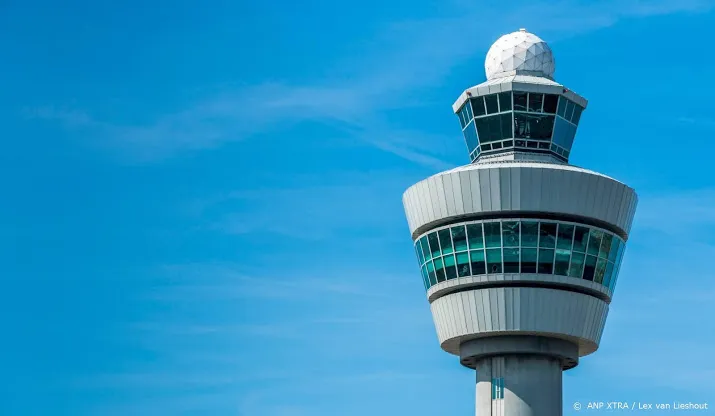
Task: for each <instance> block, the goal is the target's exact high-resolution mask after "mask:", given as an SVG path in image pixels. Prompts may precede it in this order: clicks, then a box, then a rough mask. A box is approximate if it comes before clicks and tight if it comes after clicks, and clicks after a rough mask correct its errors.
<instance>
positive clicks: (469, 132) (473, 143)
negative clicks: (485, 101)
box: [463, 121, 479, 153]
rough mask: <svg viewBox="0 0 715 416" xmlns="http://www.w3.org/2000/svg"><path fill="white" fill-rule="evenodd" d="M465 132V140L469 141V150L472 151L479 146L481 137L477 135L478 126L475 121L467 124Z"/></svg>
mask: <svg viewBox="0 0 715 416" xmlns="http://www.w3.org/2000/svg"><path fill="white" fill-rule="evenodd" d="M463 134H464V142H465V143H467V150H469V153H472V152H473V151H474V149H476V148H477V146H479V137H477V128H476V127H475V126H474V121H471V122H470V123H469V124H467V127H466V128H465V129H464V132H463Z"/></svg>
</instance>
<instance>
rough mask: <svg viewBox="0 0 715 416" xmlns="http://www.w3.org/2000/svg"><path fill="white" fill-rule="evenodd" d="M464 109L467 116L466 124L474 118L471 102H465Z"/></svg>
mask: <svg viewBox="0 0 715 416" xmlns="http://www.w3.org/2000/svg"><path fill="white" fill-rule="evenodd" d="M464 107H465V109H466V112H465V114H466V116H467V123H469V121H470V120H471V119H473V118H474V113H472V104H471V100H470V101H467V102H466V103H465V104H464Z"/></svg>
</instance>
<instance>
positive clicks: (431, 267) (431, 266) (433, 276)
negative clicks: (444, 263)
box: [427, 261, 437, 286]
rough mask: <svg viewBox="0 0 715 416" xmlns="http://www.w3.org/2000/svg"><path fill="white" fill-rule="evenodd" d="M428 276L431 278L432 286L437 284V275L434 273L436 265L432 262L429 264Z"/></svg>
mask: <svg viewBox="0 0 715 416" xmlns="http://www.w3.org/2000/svg"><path fill="white" fill-rule="evenodd" d="M427 276H428V277H429V283H430V286H434V285H436V284H437V275H436V274H435V272H434V264H433V263H432V262H431V261H428V262H427Z"/></svg>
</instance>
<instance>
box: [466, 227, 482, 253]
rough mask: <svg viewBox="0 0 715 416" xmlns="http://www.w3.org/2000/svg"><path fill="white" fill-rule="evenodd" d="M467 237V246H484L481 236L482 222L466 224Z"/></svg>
mask: <svg viewBox="0 0 715 416" xmlns="http://www.w3.org/2000/svg"><path fill="white" fill-rule="evenodd" d="M467 237H468V238H469V248H470V249H472V248H484V237H482V224H469V225H467Z"/></svg>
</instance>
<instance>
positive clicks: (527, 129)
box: [514, 113, 554, 140]
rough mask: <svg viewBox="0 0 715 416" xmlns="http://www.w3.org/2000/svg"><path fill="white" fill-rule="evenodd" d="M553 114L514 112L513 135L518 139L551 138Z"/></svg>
mask: <svg viewBox="0 0 715 416" xmlns="http://www.w3.org/2000/svg"><path fill="white" fill-rule="evenodd" d="M553 130H554V116H552V115H542V114H525V113H514V137H516V138H519V139H539V140H549V139H551V132H552V131H553Z"/></svg>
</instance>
